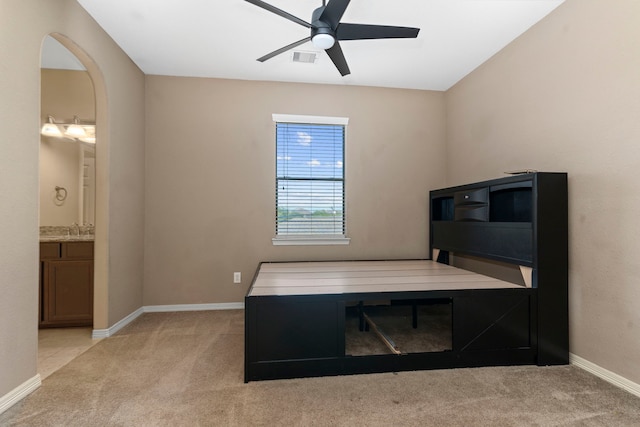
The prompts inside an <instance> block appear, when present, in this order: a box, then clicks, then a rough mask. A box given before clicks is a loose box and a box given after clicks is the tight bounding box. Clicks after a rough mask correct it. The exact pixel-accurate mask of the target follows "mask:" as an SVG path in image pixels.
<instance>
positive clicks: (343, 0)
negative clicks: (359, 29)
mask: <svg viewBox="0 0 640 427" xmlns="http://www.w3.org/2000/svg"><path fill="white" fill-rule="evenodd" d="M350 1H351V0H330V1H329V4H327V6H326V7H325V8H324V11H323V12H322V15H320V20H321V21H322V22H326V23H327V24H329V25H331V29H332V30H333V31H335V30H336V28H337V27H338V24H339V23H340V19H342V15H344V11H345V10H347V6H349V2H350Z"/></svg>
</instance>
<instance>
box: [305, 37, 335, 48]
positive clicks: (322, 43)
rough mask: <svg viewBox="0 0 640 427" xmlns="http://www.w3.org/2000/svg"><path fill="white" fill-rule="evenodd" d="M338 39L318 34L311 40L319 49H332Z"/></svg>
mask: <svg viewBox="0 0 640 427" xmlns="http://www.w3.org/2000/svg"><path fill="white" fill-rule="evenodd" d="M335 42H336V39H335V38H334V37H333V36H332V35H331V34H324V33H318V34H316V35H315V36H313V38H312V39H311V43H312V44H313V45H314V46H315V47H317V48H318V49H325V50H326V49H330V48H332V47H333V45H334V44H335Z"/></svg>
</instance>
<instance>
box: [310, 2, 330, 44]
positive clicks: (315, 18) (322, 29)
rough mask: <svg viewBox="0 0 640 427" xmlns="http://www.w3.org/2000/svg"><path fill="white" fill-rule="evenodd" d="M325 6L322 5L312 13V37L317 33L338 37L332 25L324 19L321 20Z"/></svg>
mask: <svg viewBox="0 0 640 427" xmlns="http://www.w3.org/2000/svg"><path fill="white" fill-rule="evenodd" d="M324 9H325V6H320V7H319V8H317V9H316V10H314V11H313V14H312V15H311V25H312V27H311V38H313V37H315V36H316V35H317V34H327V35H330V36H331V37H333V39H334V40H335V39H336V32H335V31H334V30H333V28H331V25H329V24H327V23H326V22H324V21H321V20H320V16H322V12H324Z"/></svg>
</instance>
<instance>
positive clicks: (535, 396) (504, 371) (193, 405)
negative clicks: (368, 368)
mask: <svg viewBox="0 0 640 427" xmlns="http://www.w3.org/2000/svg"><path fill="white" fill-rule="evenodd" d="M243 316H244V313H243V311H240V310H234V311H203V312H180V313H147V314H144V315H142V316H140V317H139V318H138V319H136V320H135V321H134V322H133V323H132V324H130V325H129V326H127V327H126V328H124V329H122V330H121V331H120V332H119V333H118V334H116V335H114V336H113V337H110V338H107V339H104V340H102V341H101V342H99V343H98V344H96V345H95V346H93V347H92V348H91V349H89V350H88V351H86V352H85V353H83V354H81V355H80V356H79V357H77V358H76V359H74V360H73V361H72V362H70V363H69V364H68V365H66V366H64V367H63V368H61V369H60V370H58V371H57V372H55V373H54V374H52V375H51V376H49V377H48V378H46V379H45V380H44V381H43V384H42V387H40V389H38V390H37V391H35V392H34V393H32V394H31V395H30V396H28V397H27V398H25V399H24V400H22V401H21V402H20V403H18V404H17V405H15V406H14V407H12V408H11V409H9V410H8V411H6V412H5V413H4V414H2V415H0V425H1V426H253V425H256V426H347V425H348V426H638V425H640V398H638V397H636V396H633V395H632V394H630V393H627V392H625V391H623V390H621V389H618V388H616V387H614V386H612V385H610V384H608V383H606V382H604V381H602V380H600V379H599V378H597V377H594V376H593V375H591V374H589V373H587V372H585V371H583V370H581V369H579V368H576V367H574V366H560V367H542V368H541V367H536V366H520V367H499V368H475V369H452V370H434V371H419V372H401V373H397V374H394V373H386V374H372V375H354V376H342V377H324V378H306V379H293V380H278V381H260V382H251V383H248V384H245V383H244V382H243V363H244V360H243V357H244V356H243V347H244V331H243V328H244V326H243Z"/></svg>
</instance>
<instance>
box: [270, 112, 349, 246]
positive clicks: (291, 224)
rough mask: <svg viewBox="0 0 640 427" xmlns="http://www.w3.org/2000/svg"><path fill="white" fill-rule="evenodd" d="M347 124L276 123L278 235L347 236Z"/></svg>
mask: <svg viewBox="0 0 640 427" xmlns="http://www.w3.org/2000/svg"><path fill="white" fill-rule="evenodd" d="M344 140H345V126H343V125H333V124H307V123H282V122H277V123H276V236H288V237H296V236H304V237H318V238H322V237H328V236H344V234H345V209H344V208H345V203H344Z"/></svg>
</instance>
